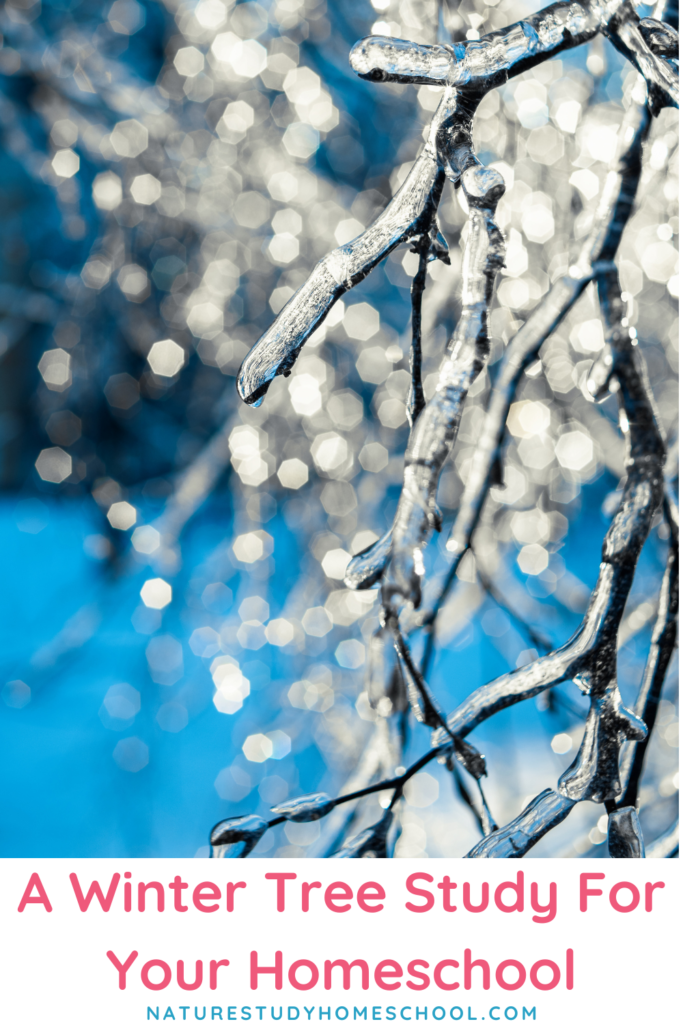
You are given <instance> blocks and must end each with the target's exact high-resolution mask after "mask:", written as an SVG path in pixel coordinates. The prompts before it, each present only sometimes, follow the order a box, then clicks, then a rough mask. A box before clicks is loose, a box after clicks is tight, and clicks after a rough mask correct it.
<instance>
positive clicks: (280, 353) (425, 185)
mask: <svg viewBox="0 0 683 1024" xmlns="http://www.w3.org/2000/svg"><path fill="white" fill-rule="evenodd" d="M442 106H443V104H442ZM439 116H440V115H439V111H437V114H436V115H435V117H434V120H433V121H432V128H431V132H430V138H429V140H428V142H427V143H426V145H425V146H424V148H423V150H422V152H421V153H420V155H419V156H418V158H417V160H416V161H415V163H414V165H413V167H412V169H411V171H410V173H409V174H408V177H407V178H406V180H405V181H404V182H403V185H402V186H401V188H400V189H399V191H398V192H397V193H396V195H395V196H394V198H393V199H392V200H391V202H390V203H389V205H388V206H387V207H386V209H385V210H384V211H383V212H382V213H381V214H380V215H379V217H377V219H376V220H375V221H374V222H373V223H372V224H371V225H370V227H369V228H368V229H367V230H366V231H364V232H363V233H362V234H361V235H359V236H358V237H357V238H355V239H354V240H353V241H351V242H348V243H347V244H346V245H341V246H339V248H337V249H334V250H333V251H332V252H330V253H328V254H327V256H324V257H323V258H322V259H321V260H320V262H319V263H318V264H317V265H316V267H315V268H314V269H313V271H312V273H311V275H310V277H309V278H308V279H307V280H306V281H305V282H304V284H303V285H302V286H301V287H300V288H299V290H298V291H297V292H296V293H295V294H294V295H293V296H292V298H291V299H290V300H289V302H288V303H287V305H286V306H285V307H284V309H282V310H281V312H280V313H279V314H278V316H277V317H276V319H275V321H274V322H273V323H272V324H271V326H270V327H269V328H268V330H267V331H266V332H265V334H263V335H262V336H261V338H260V339H259V340H258V341H257V342H256V344H255V345H254V347H253V348H252V349H251V351H250V352H249V354H248V355H247V357H246V358H245V360H244V362H243V363H242V366H241V367H240V371H239V374H238V377H237V390H238V393H239V395H240V397H241V398H242V399H243V401H245V402H247V404H249V405H260V404H261V402H262V400H263V396H264V395H265V393H266V391H267V390H268V387H269V386H270V384H271V382H272V381H273V379H274V378H275V377H276V376H277V375H278V374H287V373H289V371H290V370H291V368H292V366H293V365H294V363H295V361H296V359H297V356H298V355H299V352H300V351H301V348H302V347H303V345H304V344H305V342H306V340H307V339H308V338H309V337H310V335H311V334H312V333H313V331H314V330H315V329H316V327H318V326H319V325H320V324H321V323H322V322H323V320H324V319H325V317H326V316H327V314H328V313H329V311H330V309H331V308H332V306H333V305H334V303H335V302H336V301H337V299H338V298H340V296H342V295H343V294H344V293H345V292H346V291H348V290H349V289H350V288H352V287H353V286H354V285H356V284H358V283H359V281H362V280H363V278H364V277H366V276H367V275H368V274H369V273H370V271H371V270H372V269H373V267H375V266H376V265H377V264H378V263H379V262H380V261H381V260H382V259H384V257H385V256H387V255H388V254H389V253H390V252H391V251H392V250H393V249H395V248H396V246H397V245H399V244H400V243H401V242H404V241H406V240H407V239H410V238H413V237H415V236H418V235H420V234H421V233H422V232H423V230H424V228H426V227H428V226H429V225H430V224H431V222H432V220H433V218H434V213H435V212H436V207H437V206H438V203H439V199H440V198H441V191H442V188H443V181H444V175H443V171H442V169H441V166H440V163H439V160H438V157H437V151H436V130H437V125H438V123H439Z"/></svg>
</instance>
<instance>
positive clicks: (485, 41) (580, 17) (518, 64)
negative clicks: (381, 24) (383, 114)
mask: <svg viewBox="0 0 683 1024" xmlns="http://www.w3.org/2000/svg"><path fill="white" fill-rule="evenodd" d="M639 20H640V19H639V18H638V15H637V14H636V12H635V10H634V8H633V5H632V3H631V2H630V0H584V2H576V3H558V4H551V6H550V7H546V8H545V9H544V10H542V11H539V12H538V14H532V15H529V17H528V18H525V19H524V20H523V21H519V22H517V23H516V24H514V25H511V26H510V27H508V28H504V29H502V30H501V31H499V32H489V33H488V34H487V35H485V36H482V38H481V39H476V40H469V41H466V42H462V43H458V44H457V45H456V46H453V47H452V46H425V45H421V46H418V45H416V44H415V43H411V42H409V41H407V40H404V39H393V38H390V37H386V36H369V37H368V38H367V39H361V40H360V42H358V43H356V45H355V46H354V48H353V49H352V51H351V56H350V61H351V67H352V68H353V69H354V71H356V72H357V73H358V74H359V75H360V76H361V77H362V78H367V79H370V80H371V81H373V82H413V83H416V84H417V83H426V84H428V85H450V86H454V87H456V88H458V89H462V88H472V87H473V86H475V87H476V86H479V87H481V86H484V87H485V88H492V87H495V86H496V85H501V84H502V83H503V82H504V81H506V80H507V78H511V77H512V76H513V75H519V74H522V73H523V72H524V71H528V70H529V69H530V68H532V67H534V66H535V65H536V64H540V63H541V62H542V61H544V60H548V59H549V58H551V57H555V56H557V55H558V54H559V53H562V52H563V51H565V50H570V49H573V48H574V47H575V46H580V45H582V44H583V43H586V42H588V41H589V40H590V39H592V38H593V37H594V36H596V35H597V34H598V33H599V32H601V33H604V34H605V35H607V36H608V37H609V38H610V39H611V40H612V42H613V43H614V44H615V46H616V47H617V48H618V49H619V50H620V52H621V53H623V54H624V56H625V57H626V58H627V59H628V60H630V61H631V63H632V64H633V65H634V66H635V67H637V68H638V70H639V71H640V73H641V74H642V75H643V77H644V78H645V80H646V81H647V83H648V89H649V91H650V102H651V105H652V107H653V110H654V112H655V113H657V111H658V110H659V109H661V107H662V106H666V105H672V106H678V75H677V74H676V69H675V68H674V67H673V65H671V64H669V63H668V62H667V61H666V60H663V59H662V56H660V54H664V55H665V56H670V55H671V54H672V51H674V47H675V37H676V33H675V32H674V31H673V30H672V29H670V28H667V27H665V26H663V25H662V26H661V27H659V28H655V26H654V25H653V24H652V19H647V23H646V25H645V26H644V27H643V28H642V29H641V27H640V25H639ZM656 24H657V23H655V25H656Z"/></svg>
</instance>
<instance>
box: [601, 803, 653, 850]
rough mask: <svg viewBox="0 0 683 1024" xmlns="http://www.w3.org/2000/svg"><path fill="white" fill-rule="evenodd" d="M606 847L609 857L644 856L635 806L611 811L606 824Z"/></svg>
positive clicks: (641, 835)
mask: <svg viewBox="0 0 683 1024" xmlns="http://www.w3.org/2000/svg"><path fill="white" fill-rule="evenodd" d="M607 849H608V850H609V855H610V857H644V856H645V843H644V842H643V832H642V829H641V827H640V819H639V817H638V811H637V810H636V809H635V807H620V808H619V810H617V811H612V813H611V814H610V816H609V820H608V824H607Z"/></svg>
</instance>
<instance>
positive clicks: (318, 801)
mask: <svg viewBox="0 0 683 1024" xmlns="http://www.w3.org/2000/svg"><path fill="white" fill-rule="evenodd" d="M333 809H334V800H332V798H331V797H329V796H328V795H327V793H312V794H311V795H310V796H298V797H296V798H295V799H294V800H287V801H286V802H285V803H283V804H278V805H277V806H276V807H271V809H270V810H271V813H272V814H275V815H277V817H278V818H286V819H287V821H297V822H300V821H317V820H318V818H324V817H325V815H326V814H329V813H330V811H331V810H333Z"/></svg>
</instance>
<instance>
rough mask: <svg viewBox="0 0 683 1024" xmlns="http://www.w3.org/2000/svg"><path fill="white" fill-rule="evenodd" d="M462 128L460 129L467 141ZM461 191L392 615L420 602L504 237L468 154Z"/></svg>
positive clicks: (417, 429) (396, 555) (408, 467)
mask: <svg viewBox="0 0 683 1024" xmlns="http://www.w3.org/2000/svg"><path fill="white" fill-rule="evenodd" d="M470 128H471V120H470V122H469V124H468V123H467V122H463V124H462V127H461V131H462V134H463V135H464V136H467V135H469V131H470ZM459 158H460V159H462V160H464V161H465V162H466V166H465V167H464V168H463V171H462V178H461V180H462V186H461V187H462V189H463V192H464V194H465V197H466V199H467V203H468V206H469V224H470V231H469V234H468V238H467V245H466V248H465V255H464V259H463V268H462V305H463V309H462V315H461V317H460V322H459V324H458V327H457V329H456V332H455V334H454V336H453V338H452V339H451V342H450V343H449V346H448V349H447V352H446V355H445V356H444V359H443V361H442V363H441V367H440V369H439V376H438V380H437V384H436V391H435V394H434V395H433V397H432V398H431V399H430V400H429V402H428V403H427V404H426V406H425V408H424V409H423V410H422V413H421V414H420V416H419V418H418V420H417V422H416V424H415V426H414V428H413V430H412V432H411V436H410V441H409V442H408V450H407V451H406V456H405V468H404V476H403V490H402V492H401V496H400V498H399V504H398V509H397V511H396V516H395V518H394V525H393V534H392V543H391V559H390V561H389V564H388V567H387V570H386V572H385V575H384V582H383V586H382V602H383V604H384V606H385V607H386V608H387V609H391V611H392V613H394V614H398V612H400V610H401V609H402V607H403V605H404V604H405V603H406V602H407V603H410V604H412V606H413V607H414V608H417V607H419V605H420V600H421V580H420V577H421V575H422V571H423V569H422V562H421V558H422V548H423V547H424V545H425V544H426V542H427V540H428V539H429V536H430V534H431V532H432V530H433V529H434V528H435V526H436V522H437V520H436V517H435V501H436V490H437V487H438V483H439V477H440V474H441V470H442V468H443V465H444V463H445V461H446V458H447V456H448V454H449V452H450V451H451V448H452V446H453V443H454V441H455V438H456V436H457V432H458V427H459V425H460V418H461V415H462V409H463V404H464V401H465V399H466V397H467V394H468V391H469V388H470V386H471V385H472V384H473V383H474V381H475V380H476V378H477V377H478V376H479V374H480V373H481V371H482V369H483V368H484V366H485V364H486V360H487V358H488V355H489V351H490V339H489V333H488V308H489V305H490V302H491V297H492V292H493V280H494V277H495V274H496V272H497V271H498V270H499V269H500V267H501V266H502V265H503V257H504V243H503V237H502V235H501V233H500V230H499V229H498V227H497V225H496V224H495V222H494V220H493V217H494V213H495V209H496V206H497V204H498V201H499V200H500V198H501V197H502V195H503V193H504V192H505V182H504V181H503V178H502V176H501V175H500V173H499V172H498V171H496V170H494V169H491V168H485V167H482V166H481V164H479V163H478V161H476V158H475V157H474V155H473V153H472V151H471V148H470V149H469V150H465V148H464V147H463V153H462V154H460V157H459Z"/></svg>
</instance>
